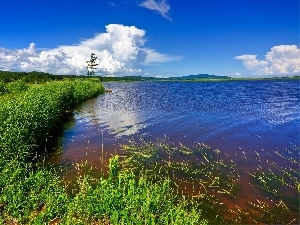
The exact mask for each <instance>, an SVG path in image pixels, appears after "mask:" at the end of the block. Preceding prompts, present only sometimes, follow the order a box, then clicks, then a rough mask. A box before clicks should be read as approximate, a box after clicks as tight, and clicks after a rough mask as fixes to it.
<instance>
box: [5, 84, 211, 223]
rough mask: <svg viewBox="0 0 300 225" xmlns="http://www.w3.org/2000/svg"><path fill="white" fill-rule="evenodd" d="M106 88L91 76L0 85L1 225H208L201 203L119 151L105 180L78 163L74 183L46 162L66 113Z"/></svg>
mask: <svg viewBox="0 0 300 225" xmlns="http://www.w3.org/2000/svg"><path fill="white" fill-rule="evenodd" d="M103 92H104V87H103V86H102V84H101V83H100V82H99V81H97V80H93V79H88V80H85V79H65V80H62V81H50V82H43V83H41V84H28V83H26V82H24V80H23V81H22V80H17V81H13V82H10V83H3V82H1V83H0V153H1V154H0V223H1V224H207V223H208V220H207V219H204V218H203V217H202V215H201V209H200V205H199V204H198V203H197V202H194V201H192V199H190V198H187V197H185V196H184V195H178V194H177V193H176V189H174V188H173V187H172V184H171V181H170V179H169V178H168V177H160V178H159V179H160V180H159V182H157V179H155V180H154V179H152V178H151V177H149V178H148V177H147V173H145V174H138V175H137V174H136V173H135V170H133V169H130V168H131V167H129V166H125V165H126V164H125V163H124V162H123V160H122V162H120V161H119V158H118V156H114V157H112V158H111V159H110V161H109V176H106V177H104V176H103V174H95V173H93V168H91V167H90V166H89V165H88V163H79V164H76V168H77V172H78V174H77V176H76V179H74V180H73V181H72V182H71V183H65V182H63V181H62V180H61V178H60V174H61V171H60V170H59V169H57V168H55V167H53V166H49V165H46V164H45V162H44V160H45V154H46V152H45V151H44V149H43V146H44V144H45V142H47V138H48V136H49V135H50V134H51V133H53V132H55V130H56V129H58V127H59V126H61V124H62V122H63V120H64V116H65V115H66V114H67V113H68V112H70V111H71V110H72V108H73V107H74V106H76V105H78V104H80V103H81V102H83V101H85V100H87V99H89V98H92V97H95V96H96V95H98V94H101V93H103ZM127 162H128V161H127ZM132 165H133V164H132Z"/></svg>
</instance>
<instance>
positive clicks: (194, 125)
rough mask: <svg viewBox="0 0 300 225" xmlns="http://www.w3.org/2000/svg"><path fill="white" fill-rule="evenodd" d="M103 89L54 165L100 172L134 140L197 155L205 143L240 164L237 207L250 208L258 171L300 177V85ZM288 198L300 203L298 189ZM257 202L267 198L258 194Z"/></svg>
mask: <svg viewBox="0 0 300 225" xmlns="http://www.w3.org/2000/svg"><path fill="white" fill-rule="evenodd" d="M104 86H105V88H106V89H112V93H106V94H104V95H99V96H98V97H97V98H95V99H91V100H89V101H87V102H85V103H84V104H82V105H80V106H79V107H77V108H76V109H75V111H74V113H73V116H72V117H71V118H70V121H69V122H68V123H67V124H66V127H65V129H64V131H63V133H62V137H61V142H60V144H59V146H58V148H59V149H60V151H58V153H57V154H53V155H52V157H51V159H50V161H51V163H54V164H59V165H69V167H70V168H71V167H72V166H73V165H74V163H75V162H80V161H84V160H88V161H89V162H90V163H91V164H93V165H94V166H96V167H97V166H99V165H100V164H101V162H100V161H101V160H105V161H107V159H108V158H109V157H110V156H111V155H113V154H115V153H117V154H122V150H121V147H120V144H126V143H128V140H131V139H135V140H139V139H141V138H142V139H144V140H147V141H152V142H157V141H166V140H168V141H169V142H172V143H174V144H175V145H176V144H180V143H181V144H183V145H185V146H188V147H191V148H192V147H193V146H194V145H195V144H197V143H204V144H205V145H208V146H211V148H212V149H218V150H220V151H221V152H222V154H223V156H224V157H227V158H228V159H231V160H233V161H234V162H235V163H236V166H237V169H238V171H239V173H240V175H241V177H243V179H241V181H240V184H241V185H242V186H243V188H242V189H241V195H240V196H241V197H240V198H239V199H238V200H235V201H234V202H233V203H232V204H234V205H240V207H241V208H245V209H246V208H247V206H246V205H247V204H248V203H249V201H250V200H249V191H250V192H251V191H252V189H249V187H248V186H249V185H248V184H249V182H250V180H251V176H249V173H250V174H251V173H253V172H255V171H257V170H260V169H259V168H263V169H264V170H267V169H269V170H270V171H271V169H274V168H275V167H274V165H276V168H279V169H278V170H280V168H291V169H292V171H299V146H300V145H299V125H300V104H299V103H300V92H299V81H298V80H269V81H267V80H254V81H227V82H224V81H222V82H218V81H214V82H107V83H104ZM103 149H104V152H105V153H104V155H105V156H104V157H103V158H104V159H103V158H101V151H102V150H103ZM244 159H247V163H245V160H244ZM270 162H272V163H270ZM295 179H297V177H296V178H295ZM287 194H289V195H291V196H297V193H295V192H294V191H293V190H287ZM252 195H253V196H254V197H253V196H252V197H253V198H256V199H264V198H265V197H266V196H264V195H263V194H261V193H260V192H256V191H253V192H252ZM267 198H268V199H269V197H268V196H267V197H266V199H264V200H265V201H268V200H267ZM223 200H224V202H226V201H227V205H230V201H228V200H226V199H223ZM248 205H249V204H248ZM232 207H234V206H232ZM252 222H253V221H252Z"/></svg>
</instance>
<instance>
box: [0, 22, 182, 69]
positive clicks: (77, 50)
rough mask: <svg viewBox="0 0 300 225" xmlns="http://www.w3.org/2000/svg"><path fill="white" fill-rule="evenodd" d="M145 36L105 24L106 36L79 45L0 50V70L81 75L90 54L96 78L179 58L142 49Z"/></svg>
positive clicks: (99, 35)
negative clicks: (95, 68)
mask: <svg viewBox="0 0 300 225" xmlns="http://www.w3.org/2000/svg"><path fill="white" fill-rule="evenodd" d="M145 35H146V32H145V31H144V30H141V29H138V28H136V27H135V26H124V25H120V24H109V25H107V26H106V32H105V33H100V34H97V35H96V36H95V37H93V38H90V39H86V40H83V41H81V42H80V43H79V44H77V45H61V46H59V47H57V48H54V49H48V50H43V51H39V50H38V49H37V48H36V45H35V44H34V43H31V44H30V45H29V47H28V48H25V49H16V50H10V49H5V48H0V69H1V70H12V71H33V70H36V71H43V72H49V73H53V74H85V73H86V61H87V60H88V59H89V57H90V54H91V53H92V52H93V53H95V55H96V56H97V57H98V59H97V60H98V61H97V63H98V64H99V65H98V69H97V70H96V71H95V72H96V73H100V74H122V75H126V74H137V73H140V74H141V73H143V72H145V71H142V69H141V68H139V67H141V66H143V65H149V64H155V63H158V64H159V63H166V62H170V61H175V60H178V59H179V57H176V56H170V55H168V54H162V53H159V52H157V51H155V50H153V49H149V48H146V47H144V45H145V42H146V39H145Z"/></svg>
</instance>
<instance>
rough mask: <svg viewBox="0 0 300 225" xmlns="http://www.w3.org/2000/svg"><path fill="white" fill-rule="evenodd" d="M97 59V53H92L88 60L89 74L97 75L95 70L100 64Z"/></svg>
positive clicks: (87, 68)
mask: <svg viewBox="0 0 300 225" xmlns="http://www.w3.org/2000/svg"><path fill="white" fill-rule="evenodd" d="M96 59H97V57H96V56H95V53H92V54H91V58H90V60H88V61H86V63H87V67H86V72H87V75H88V76H92V75H95V72H94V71H93V70H94V69H97V67H96V66H98V64H97V63H96Z"/></svg>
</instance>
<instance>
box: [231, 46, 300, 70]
mask: <svg viewBox="0 0 300 225" xmlns="http://www.w3.org/2000/svg"><path fill="white" fill-rule="evenodd" d="M235 59H237V60H241V61H242V62H243V64H244V65H245V67H246V68H247V69H248V70H250V71H251V72H252V74H253V75H294V74H299V73H300V49H299V48H297V46H296V45H279V46H274V47H273V48H271V51H269V52H267V54H266V55H265V59H264V60H258V59H257V55H240V56H236V57H235Z"/></svg>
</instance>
